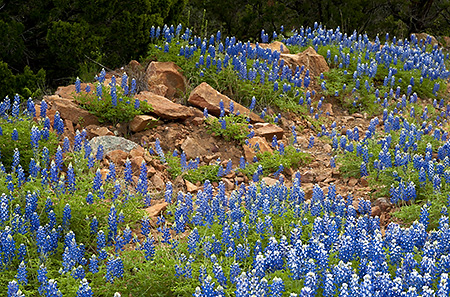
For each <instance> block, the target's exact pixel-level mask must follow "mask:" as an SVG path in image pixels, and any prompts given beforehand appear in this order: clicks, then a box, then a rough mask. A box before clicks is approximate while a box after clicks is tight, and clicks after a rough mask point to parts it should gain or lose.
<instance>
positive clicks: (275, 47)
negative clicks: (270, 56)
mask: <svg viewBox="0 0 450 297" xmlns="http://www.w3.org/2000/svg"><path fill="white" fill-rule="evenodd" d="M250 46H251V47H252V48H254V47H255V46H256V45H255V44H253V43H252V44H251V45H250ZM258 46H259V47H260V48H264V49H266V48H267V49H270V50H271V51H273V52H274V51H277V52H279V53H282V54H289V53H290V52H289V49H288V48H287V46H286V45H285V44H284V43H282V42H280V41H274V42H272V43H258Z"/></svg>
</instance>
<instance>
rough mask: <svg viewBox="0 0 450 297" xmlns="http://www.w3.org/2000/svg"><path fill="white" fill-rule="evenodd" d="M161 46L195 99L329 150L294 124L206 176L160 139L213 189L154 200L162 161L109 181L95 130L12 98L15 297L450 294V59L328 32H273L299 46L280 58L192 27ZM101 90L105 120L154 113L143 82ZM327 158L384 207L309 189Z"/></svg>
mask: <svg viewBox="0 0 450 297" xmlns="http://www.w3.org/2000/svg"><path fill="white" fill-rule="evenodd" d="M146 34H149V35H150V38H151V44H149V46H148V56H149V57H151V58H154V59H157V60H158V61H173V62H175V63H176V64H177V65H178V66H179V67H180V68H181V71H182V72H183V74H184V75H185V77H186V78H187V79H188V81H189V84H190V85H193V86H196V85H198V84H200V83H201V82H207V83H208V84H210V85H211V86H212V87H214V88H215V89H217V90H218V91H219V92H223V93H227V92H228V94H232V95H233V99H234V100H235V101H236V102H238V103H240V104H242V105H244V106H246V107H248V108H249V109H250V110H252V111H253V112H255V113H257V114H258V115H259V117H260V118H261V120H264V121H267V122H270V123H273V124H274V125H279V124H280V121H282V115H281V114H282V113H288V112H289V113H293V114H296V115H297V116H299V117H302V119H304V120H305V121H306V122H307V123H308V125H309V126H308V128H309V129H311V130H313V131H315V134H314V135H313V136H308V137H307V140H306V142H305V143H299V140H298V139H299V138H298V137H297V136H298V135H299V134H301V133H302V129H304V127H300V126H295V125H293V126H291V127H290V128H289V132H290V134H289V135H288V139H289V141H288V142H282V141H280V140H279V139H277V137H276V136H275V137H274V138H273V139H272V142H271V144H270V146H271V149H272V152H268V153H263V152H260V153H257V154H255V157H254V159H253V161H252V162H248V161H246V160H245V158H244V157H241V158H240V162H239V164H233V162H231V160H230V161H228V162H227V164H226V165H222V163H220V162H218V163H217V164H216V165H200V161H199V159H198V158H197V159H195V158H194V159H187V157H186V154H185V153H184V152H177V151H173V152H172V151H170V152H169V151H164V150H163V148H162V145H161V143H160V140H159V139H156V141H155V142H154V145H151V146H149V147H147V148H146V151H147V152H148V153H149V154H150V156H151V158H152V160H154V162H157V163H158V164H161V165H164V166H167V168H168V172H169V173H170V174H171V176H172V177H173V179H175V178H176V177H177V176H180V175H181V176H183V177H184V178H185V179H186V180H189V181H190V182H192V183H194V184H195V183H201V187H200V189H199V190H198V191H197V192H196V193H190V192H182V191H177V190H176V187H175V185H174V184H173V183H171V182H167V183H166V185H165V188H164V189H163V190H162V191H161V192H158V193H155V192H151V191H150V190H149V181H148V168H147V163H146V162H145V161H144V162H142V164H141V165H140V167H139V169H138V173H137V174H135V176H134V177H137V178H133V169H132V164H131V162H130V160H127V161H126V162H125V164H123V166H121V165H119V164H114V162H110V163H109V166H108V168H107V169H108V171H107V174H106V175H105V174H103V175H102V169H103V167H102V164H103V163H102V159H103V158H104V152H103V147H102V146H100V147H98V148H96V149H95V150H94V149H93V148H92V146H91V144H90V142H89V139H88V137H87V132H86V130H81V131H76V133H75V136H74V139H73V140H69V138H68V137H65V136H64V129H65V124H64V121H63V119H61V117H60V115H59V113H58V112H56V113H55V114H54V116H53V115H52V116H51V119H50V117H49V114H48V112H49V111H48V109H47V103H46V101H45V100H43V101H42V102H40V104H39V108H38V109H37V108H36V105H35V102H34V101H33V100H32V99H31V98H30V99H24V98H21V97H20V96H15V97H14V98H5V99H4V100H3V101H2V102H1V104H0V152H1V158H0V161H1V165H0V181H1V182H0V195H1V196H0V269H1V274H0V292H2V293H1V294H0V295H1V296H8V297H17V296H46V297H53V296H77V297H89V296H114V297H118V296H195V297H212V296H217V297H218V296H237V297H247V296H274V297H278V296H280V297H281V296H290V297H294V296H302V297H303V296H304V297H306V296H325V297H329V296H342V297H344V296H353V297H356V296H393V297H397V296H398V297H400V296H408V297H409V296H411V297H413V296H427V297H428V296H429V297H431V296H436V297H445V296H450V283H449V273H450V254H449V253H450V228H449V213H448V208H449V207H450V142H449V135H448V123H447V121H448V117H449V116H450V105H449V93H448V91H447V84H448V78H449V75H450V72H449V70H448V66H449V60H448V58H449V55H448V53H447V52H446V51H445V50H443V49H442V48H439V47H438V46H432V45H431V44H430V43H431V40H430V39H427V40H423V39H422V40H418V39H417V38H415V36H414V35H412V38H410V39H397V38H396V37H393V36H392V37H391V36H389V35H388V34H387V35H386V36H382V37H381V36H377V37H376V38H375V39H374V40H369V38H368V37H367V36H366V35H362V34H357V33H349V32H347V33H346V32H341V30H340V29H339V28H336V29H329V28H325V27H322V26H321V25H320V24H317V23H316V24H314V25H313V26H312V27H306V28H301V29H299V30H293V31H290V32H287V31H285V30H284V29H283V28H281V29H280V30H278V31H277V32H273V33H271V34H269V33H268V32H265V31H262V32H261V35H260V36H258V40H259V41H260V42H261V43H269V42H273V41H279V42H282V44H283V45H282V46H281V48H280V49H279V50H271V49H268V48H264V47H261V46H260V45H259V44H258V43H255V44H251V43H250V42H245V41H240V40H237V39H236V38H235V37H232V36H222V34H221V32H220V31H219V32H216V33H214V34H212V35H210V36H196V35H194V34H193V33H192V31H191V30H190V29H189V28H183V27H182V26H181V25H178V26H164V27H163V28H160V27H157V28H155V27H153V28H152V29H151V31H150V32H146ZM283 46H285V47H286V48H287V49H289V51H290V53H291V54H295V53H300V52H303V51H305V50H306V49H308V48H309V47H311V48H312V49H313V50H314V51H315V52H316V53H318V54H320V55H321V56H322V57H323V58H324V59H325V60H326V62H327V64H328V66H329V67H330V70H329V71H327V72H324V73H317V74H314V73H313V72H312V69H308V67H304V66H302V67H292V65H289V64H288V63H287V62H286V60H285V59H283V55H282V54H281V53H282V51H283ZM96 79H97V80H96V83H95V89H94V88H93V89H91V88H90V87H87V88H86V89H81V82H80V80H79V79H77V80H76V82H75V88H76V92H75V94H74V98H75V101H76V102H78V104H79V105H80V106H82V107H84V108H85V109H87V110H89V111H90V112H91V113H93V114H97V115H98V116H99V118H100V119H102V120H104V121H105V122H110V123H113V124H117V123H123V122H127V121H130V120H131V119H132V118H133V117H134V116H135V115H139V114H143V113H145V112H147V111H150V110H151V109H152V107H151V106H150V105H147V104H145V103H142V101H139V100H137V99H136V98H135V97H134V95H135V93H136V80H135V79H133V78H131V77H128V76H127V74H124V75H123V76H122V77H118V78H116V77H113V78H112V79H111V81H110V82H109V83H108V84H106V83H105V72H104V71H102V72H101V73H100V74H99V75H98V76H97V77H96ZM116 79H117V82H116ZM186 96H188V94H186ZM230 97H231V95H230ZM329 101H333V102H334V104H337V105H339V106H341V108H342V109H345V110H347V111H349V113H350V114H353V113H366V116H367V122H368V125H367V129H366V128H365V127H359V128H358V127H356V126H355V127H350V126H348V127H343V126H338V125H337V124H336V122H335V121H334V119H333V116H332V115H330V114H329V113H327V112H325V111H324V108H323V105H324V103H326V102H329ZM220 111H221V112H220V116H218V117H214V116H212V115H211V114H210V113H209V111H208V109H207V108H205V109H204V110H203V118H204V120H205V125H206V126H207V129H208V130H209V132H210V133H214V134H215V136H217V137H223V138H224V139H226V140H227V141H230V142H233V141H234V142H236V143H238V144H247V145H248V144H249V142H250V141H251V139H252V138H253V137H254V135H255V133H254V130H255V129H254V125H253V124H252V123H251V122H250V119H249V118H248V117H246V115H243V114H240V113H239V112H236V110H235V106H234V105H233V104H231V105H229V106H225V105H224V103H223V102H222V103H221V106H220ZM324 143H327V144H329V145H330V146H331V147H332V153H331V156H330V157H331V161H330V163H329V164H326V166H328V167H329V168H333V169H339V171H340V174H341V175H342V176H344V177H354V178H357V179H359V178H365V179H366V180H367V181H368V185H369V187H371V188H372V189H373V191H372V193H371V197H370V198H361V197H356V196H352V195H349V194H348V193H339V192H338V190H337V188H336V187H335V185H334V184H333V183H330V184H329V185H328V186H327V187H321V186H320V185H319V184H315V185H314V187H313V189H312V192H311V193H309V194H308V193H307V191H305V189H304V188H303V181H302V174H301V173H300V171H299V169H301V168H302V166H307V164H309V163H310V162H312V157H311V154H310V153H308V150H312V149H314V148H317V147H318V146H320V145H323V144H324ZM301 147H304V148H306V149H301ZM255 149H256V151H258V148H255ZM239 157H240V156H239ZM287 169H292V172H293V174H292V177H289V180H287V178H286V174H283V173H286V170H287ZM233 172H235V173H237V172H241V173H243V174H244V175H245V176H246V177H248V180H249V181H248V182H247V183H244V182H243V183H240V184H237V185H236V187H235V189H234V190H233V191H227V190H226V186H225V183H224V182H223V180H222V177H224V176H227V175H229V174H230V173H233ZM265 176H271V177H273V178H274V179H276V180H277V181H276V183H274V184H272V185H268V184H266V183H265V182H264V180H263V177H265ZM379 197H385V198H387V200H388V202H389V203H390V204H391V205H392V206H393V208H395V209H396V211H395V212H394V213H393V216H392V217H393V218H394V219H392V220H391V221H390V222H389V223H388V224H387V225H386V226H384V225H383V226H382V225H381V224H380V218H379V217H378V216H373V215H372V205H373V203H374V201H375V200H376V199H377V198H379ZM163 202H165V203H167V206H166V209H165V211H163V212H162V213H161V215H160V216H158V217H157V218H151V217H149V216H148V213H146V211H145V208H146V207H149V206H151V205H155V204H158V203H163Z"/></svg>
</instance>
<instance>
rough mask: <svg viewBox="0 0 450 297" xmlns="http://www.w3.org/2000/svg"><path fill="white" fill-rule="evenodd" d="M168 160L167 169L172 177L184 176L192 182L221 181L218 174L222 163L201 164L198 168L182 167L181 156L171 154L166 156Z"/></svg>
mask: <svg viewBox="0 0 450 297" xmlns="http://www.w3.org/2000/svg"><path fill="white" fill-rule="evenodd" d="M166 161H167V164H168V168H167V171H168V172H169V174H170V176H171V177H172V179H175V178H177V177H178V176H180V175H181V176H182V177H183V178H184V179H185V180H188V181H190V182H191V183H194V184H195V183H197V182H201V183H203V182H205V181H206V180H209V181H210V182H219V181H220V180H221V177H220V176H218V173H219V167H220V165H218V164H216V165H201V166H199V167H198V168H197V169H187V168H182V166H181V162H180V157H174V156H172V155H170V154H168V155H167V156H166Z"/></svg>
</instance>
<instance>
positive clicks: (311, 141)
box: [308, 136, 314, 149]
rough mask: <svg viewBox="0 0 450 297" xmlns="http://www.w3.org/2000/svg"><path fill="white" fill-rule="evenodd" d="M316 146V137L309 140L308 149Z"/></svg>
mask: <svg viewBox="0 0 450 297" xmlns="http://www.w3.org/2000/svg"><path fill="white" fill-rule="evenodd" d="M313 146H314V136H311V137H310V138H309V143H308V148H309V149H310V148H312V147H313Z"/></svg>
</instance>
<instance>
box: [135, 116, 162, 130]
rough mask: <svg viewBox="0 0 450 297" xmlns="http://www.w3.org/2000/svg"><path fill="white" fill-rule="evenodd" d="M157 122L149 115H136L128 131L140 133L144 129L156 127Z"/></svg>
mask: <svg viewBox="0 0 450 297" xmlns="http://www.w3.org/2000/svg"><path fill="white" fill-rule="evenodd" d="M157 122H158V120H157V119H155V118H154V117H152V116H149V115H145V114H144V115H136V116H135V117H134V119H133V120H132V121H131V122H130V125H129V127H130V130H131V131H133V132H140V131H143V130H145V129H149V128H153V127H155V126H156V123H157Z"/></svg>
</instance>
